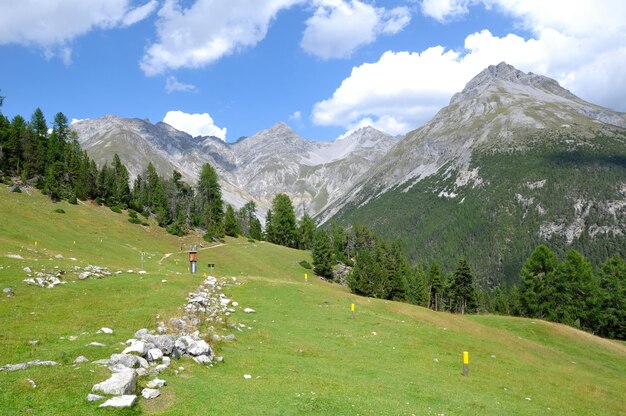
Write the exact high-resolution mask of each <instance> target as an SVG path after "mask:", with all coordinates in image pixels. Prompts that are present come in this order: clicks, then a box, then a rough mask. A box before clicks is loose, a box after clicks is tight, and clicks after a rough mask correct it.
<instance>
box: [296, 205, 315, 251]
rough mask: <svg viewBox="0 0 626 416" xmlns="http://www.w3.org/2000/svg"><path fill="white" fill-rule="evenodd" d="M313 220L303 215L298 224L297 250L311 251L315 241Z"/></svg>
mask: <svg viewBox="0 0 626 416" xmlns="http://www.w3.org/2000/svg"><path fill="white" fill-rule="evenodd" d="M315 228H316V225H315V220H314V219H313V218H311V217H310V216H309V215H308V214H307V213H305V214H304V215H303V216H302V218H301V219H300V222H299V224H298V248H299V249H301V250H311V249H312V248H313V242H314V240H315Z"/></svg>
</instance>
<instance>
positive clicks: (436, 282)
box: [428, 261, 444, 311]
mask: <svg viewBox="0 0 626 416" xmlns="http://www.w3.org/2000/svg"><path fill="white" fill-rule="evenodd" d="M428 285H429V287H430V291H429V307H430V308H431V309H433V310H435V311H439V310H442V309H443V302H442V298H443V291H444V281H443V276H442V275H441V270H440V269H439V265H438V264H437V263H436V262H434V261H433V262H432V263H430V267H429V268H428Z"/></svg>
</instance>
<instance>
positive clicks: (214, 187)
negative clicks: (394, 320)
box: [198, 163, 224, 240]
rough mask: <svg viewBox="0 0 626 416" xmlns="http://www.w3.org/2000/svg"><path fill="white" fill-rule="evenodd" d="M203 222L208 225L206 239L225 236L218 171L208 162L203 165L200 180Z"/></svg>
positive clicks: (199, 194)
mask: <svg viewBox="0 0 626 416" xmlns="http://www.w3.org/2000/svg"><path fill="white" fill-rule="evenodd" d="M198 199H199V208H200V212H201V224H202V225H204V226H205V227H206V230H207V232H206V234H205V239H207V240H211V239H213V238H215V237H223V236H224V207H223V202H222V189H221V187H220V185H219V182H218V178H217V172H216V171H215V169H213V167H212V166H211V165H209V164H208V163H206V164H204V166H203V167H202V172H201V173H200V180H199V182H198Z"/></svg>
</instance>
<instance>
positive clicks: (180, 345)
mask: <svg viewBox="0 0 626 416" xmlns="http://www.w3.org/2000/svg"><path fill="white" fill-rule="evenodd" d="M193 342H194V340H193V338H191V337H190V336H187V335H183V336H182V337H179V338H178V339H177V340H176V342H175V343H174V346H175V347H176V349H177V350H178V351H180V353H181V354H184V353H186V352H187V348H188V347H189V345H191V344H192V343H193Z"/></svg>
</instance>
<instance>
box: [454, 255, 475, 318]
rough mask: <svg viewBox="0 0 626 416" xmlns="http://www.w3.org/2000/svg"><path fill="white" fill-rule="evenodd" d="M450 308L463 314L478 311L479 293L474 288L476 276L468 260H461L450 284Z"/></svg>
mask: <svg viewBox="0 0 626 416" xmlns="http://www.w3.org/2000/svg"><path fill="white" fill-rule="evenodd" d="M450 301H451V304H450V308H451V310H452V311H455V312H459V313H461V314H465V313H472V312H475V311H476V307H477V294H476V289H475V288H474V276H473V275H472V271H471V269H470V267H469V264H468V263H467V260H465V259H461V260H459V265H458V267H457V269H456V271H455V272H454V275H453V278H452V282H451V286H450Z"/></svg>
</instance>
